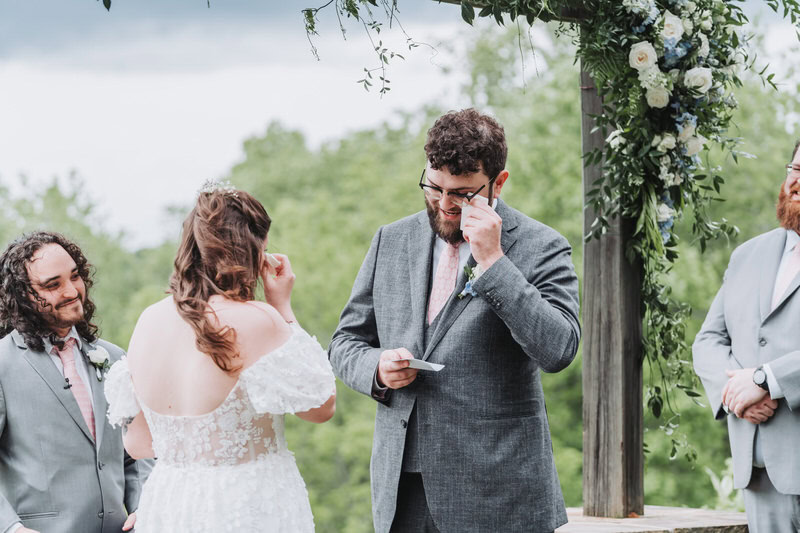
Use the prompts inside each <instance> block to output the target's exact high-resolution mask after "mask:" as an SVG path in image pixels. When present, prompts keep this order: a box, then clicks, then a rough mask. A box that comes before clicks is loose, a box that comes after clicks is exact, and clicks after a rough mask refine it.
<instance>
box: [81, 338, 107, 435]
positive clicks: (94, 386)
mask: <svg viewBox="0 0 800 533" xmlns="http://www.w3.org/2000/svg"><path fill="white" fill-rule="evenodd" d="M93 348H94V346H93V345H90V344H89V343H87V342H85V341H84V343H83V346H82V348H81V353H83V357H84V361H86V370H87V371H88V372H87V373H88V374H89V388H90V389H91V391H92V408H93V409H94V428H95V434H96V435H97V449H98V450H99V449H100V445H101V444H102V443H103V428H105V426H106V424H105V415H106V410H107V409H108V404H107V403H106V395H105V393H104V391H103V382H101V381H98V379H97V368H96V367H95V366H94V365H93V364H91V362H89V358H88V357H87V355H86V354H87V352H88V350H91V349H93Z"/></svg>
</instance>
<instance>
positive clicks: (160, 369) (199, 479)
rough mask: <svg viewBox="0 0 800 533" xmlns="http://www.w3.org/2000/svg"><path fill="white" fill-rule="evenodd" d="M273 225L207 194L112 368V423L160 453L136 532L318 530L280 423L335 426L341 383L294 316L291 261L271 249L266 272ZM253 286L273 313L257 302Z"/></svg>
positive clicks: (255, 209) (238, 198) (247, 203)
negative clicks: (159, 292) (287, 417)
mask: <svg viewBox="0 0 800 533" xmlns="http://www.w3.org/2000/svg"><path fill="white" fill-rule="evenodd" d="M269 226H270V218H269V216H268V215H267V213H266V211H265V210H264V208H263V206H262V205H261V204H260V203H259V202H258V201H257V200H256V199H255V198H253V197H252V196H251V195H249V194H247V193H246V192H244V191H240V190H235V189H233V188H232V187H229V186H223V185H221V184H219V183H215V184H210V185H207V186H206V187H204V189H202V190H201V193H200V195H199V198H198V200H197V205H196V206H195V207H194V209H193V210H192V212H191V213H189V216H188V217H187V218H186V220H185V222H184V224H183V236H182V241H181V244H180V247H179V249H178V254H177V257H176V258H175V270H174V272H173V274H172V277H171V278H170V285H169V287H170V288H169V291H168V292H169V293H170V296H169V297H167V298H165V299H164V300H161V301H160V302H158V303H156V304H154V305H152V306H150V307H148V308H147V309H146V310H145V311H144V312H143V313H142V315H141V317H140V318H139V322H138V323H137V325H136V329H135V330H134V332H133V337H132V338H131V342H130V348H129V351H128V356H127V358H123V359H122V360H120V361H119V362H117V363H116V364H114V366H113V367H112V368H111V370H109V372H108V376H107V378H106V386H105V394H106V397H107V399H108V400H109V410H108V417H109V419H110V421H111V423H112V424H117V425H122V426H123V435H124V436H123V440H124V444H125V448H126V450H128V453H129V454H130V455H131V456H132V457H135V458H148V457H157V461H156V466H155V468H154V469H153V471H152V473H151V474H150V477H149V478H148V480H147V482H146V484H145V485H144V488H143V491H142V496H141V500H140V502H139V509H138V510H137V513H136V514H137V521H136V531H137V533H152V532H159V533H163V532H170V533H180V532H187V533H188V532H193V533H195V532H211V531H213V532H218V531H245V532H255V531H259V532H261V531H269V532H291V533H297V532H308V531H314V520H313V517H312V514H311V507H310V505H309V502H308V493H307V492H306V488H305V483H304V482H303V479H302V478H301V477H300V473H299V471H298V470H297V466H296V464H295V460H294V456H293V455H292V453H291V452H290V451H289V450H288V448H287V446H286V441H285V439H284V431H283V428H284V425H283V424H284V421H283V418H284V414H285V413H294V414H296V415H297V416H298V417H300V418H301V419H303V420H307V421H309V422H317V423H319V422H325V421H326V420H329V419H330V418H331V417H332V416H333V413H334V410H335V403H336V388H335V382H334V377H333V373H332V371H331V367H330V364H329V363H328V358H327V355H326V353H325V352H324V351H323V349H322V348H321V347H320V345H319V343H317V341H316V340H315V339H313V338H311V337H310V336H309V335H308V334H307V333H306V332H305V331H304V330H303V329H302V328H301V327H300V326H299V325H298V324H297V322H296V320H295V316H294V314H293V312H292V308H291V304H290V297H291V291H292V287H293V285H294V279H295V276H294V274H293V273H292V268H291V265H290V263H289V259H288V258H287V257H286V256H283V255H277V254H276V255H275V256H273V257H276V258H277V261H274V262H273V264H275V265H277V266H275V267H273V266H272V265H271V264H269V262H268V260H267V254H265V253H264V252H263V251H264V250H265V249H266V246H267V231H268V230H269ZM259 277H260V278H261V279H262V280H263V285H264V296H265V297H266V300H267V302H269V303H268V304H265V303H262V302H258V301H255V291H256V287H257V282H258V279H259ZM131 511H133V509H132V510H131Z"/></svg>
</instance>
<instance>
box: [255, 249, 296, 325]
mask: <svg viewBox="0 0 800 533" xmlns="http://www.w3.org/2000/svg"><path fill="white" fill-rule="evenodd" d="M272 255H273V256H274V257H275V259H277V260H278V261H280V263H281V264H280V265H278V266H277V267H272V266H270V264H269V263H268V262H267V261H266V260H264V264H263V266H262V268H261V279H262V280H263V281H264V297H265V298H266V300H267V303H269V304H270V305H271V306H272V307H274V308H275V309H277V310H278V312H279V313H280V314H281V315H283V318H284V319H286V320H287V321H294V314H293V313H292V302H291V300H292V288H293V287H294V280H295V275H294V272H293V271H292V264H291V263H290V262H289V258H288V257H286V256H285V255H283V254H272ZM288 315H291V317H290V316H288Z"/></svg>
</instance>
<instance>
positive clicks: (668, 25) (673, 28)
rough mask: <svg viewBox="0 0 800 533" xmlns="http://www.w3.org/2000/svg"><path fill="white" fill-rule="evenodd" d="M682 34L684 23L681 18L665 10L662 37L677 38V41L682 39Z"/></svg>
mask: <svg viewBox="0 0 800 533" xmlns="http://www.w3.org/2000/svg"><path fill="white" fill-rule="evenodd" d="M682 35H683V24H682V23H681V19H680V18H678V17H676V16H675V15H673V14H672V13H670V12H669V11H665V12H664V28H663V29H662V30H661V37H663V38H664V39H675V40H676V41H680V40H681V36H682Z"/></svg>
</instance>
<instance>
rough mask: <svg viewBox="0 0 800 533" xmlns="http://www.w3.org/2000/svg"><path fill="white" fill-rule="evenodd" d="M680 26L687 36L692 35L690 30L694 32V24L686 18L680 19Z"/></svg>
mask: <svg viewBox="0 0 800 533" xmlns="http://www.w3.org/2000/svg"><path fill="white" fill-rule="evenodd" d="M681 24H682V25H683V29H684V30H685V31H686V34H687V35H691V34H692V30H694V24H693V23H692V21H691V20H689V19H688V18H685V19H682V20H681Z"/></svg>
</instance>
